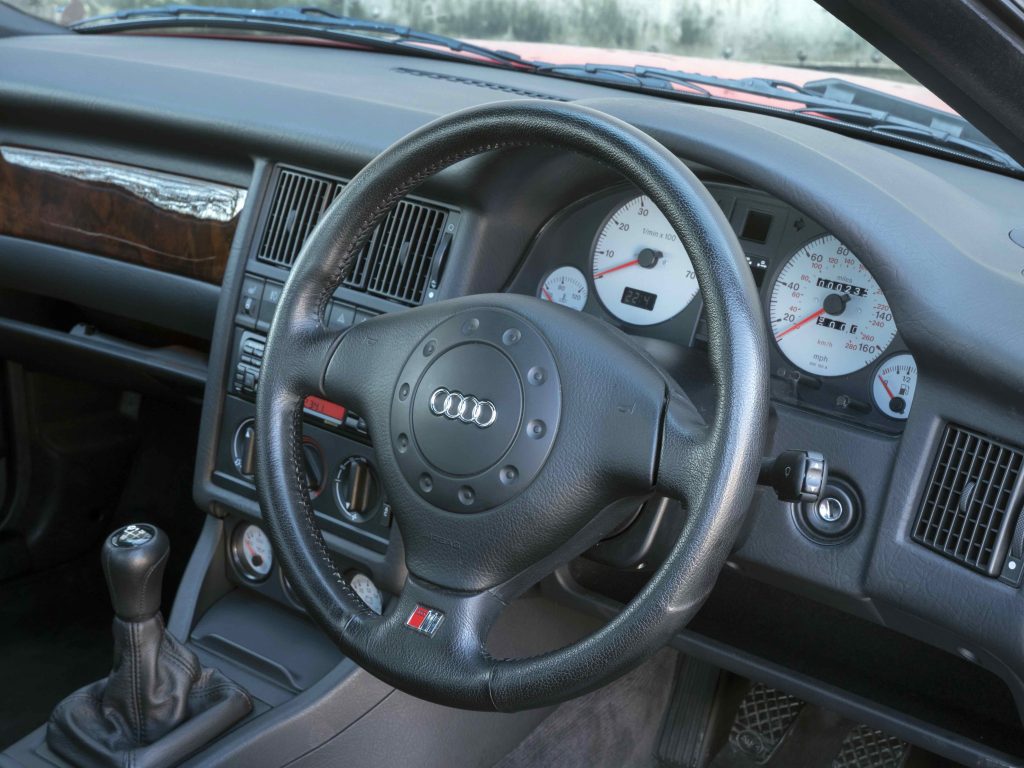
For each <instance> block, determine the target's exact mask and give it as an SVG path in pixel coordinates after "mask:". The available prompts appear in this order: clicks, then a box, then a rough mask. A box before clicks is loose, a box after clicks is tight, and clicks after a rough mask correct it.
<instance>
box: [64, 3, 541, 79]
mask: <svg viewBox="0 0 1024 768" xmlns="http://www.w3.org/2000/svg"><path fill="white" fill-rule="evenodd" d="M183 26H205V27H234V28H249V29H254V30H259V31H268V32H275V31H280V32H292V33H297V34H306V35H308V34H310V33H311V32H312V33H314V36H316V37H323V38H327V39H331V40H340V41H343V42H350V43H357V44H361V45H368V46H372V47H378V48H379V47H384V48H386V49H389V50H395V49H405V50H408V49H410V48H413V49H415V50H416V51H417V52H418V53H426V54H428V55H441V56H444V57H445V58H452V56H451V54H456V55H457V58H460V59H464V57H465V55H469V56H473V57H476V58H478V59H483V60H484V61H486V62H489V63H491V64H499V65H502V66H511V67H515V68H517V69H523V70H529V71H533V70H534V69H535V68H536V65H535V64H534V62H531V61H529V60H527V59H524V58H522V57H521V56H519V55H517V54H515V53H511V52H509V51H499V50H495V49H492V48H487V47H485V46H482V45H475V44H473V43H467V42H465V41H464V40H459V39H458V38H455V37H448V36H446V35H438V34H435V33H433V32H424V31H422V30H417V29H413V28H412V27H406V26H402V25H399V24H388V23H385V22H378V21H370V20H367V19H357V18H353V17H349V16H338V15H336V14H334V13H332V12H331V11H328V10H324V9H322V8H316V7H311V6H307V7H282V8H251V9H249V8H231V7H217V6H202V5H163V6H155V7H152V8H128V9H125V10H120V11H114V12H112V13H104V14H101V15H98V16H90V17H88V18H86V19H82V20H81V21H79V22H76V23H75V24H71V25H69V28H70V29H73V30H75V31H76V32H87V33H88V32H123V31H131V30H143V29H157V28H169V27H183Z"/></svg>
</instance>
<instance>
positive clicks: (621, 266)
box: [594, 259, 640, 280]
mask: <svg viewBox="0 0 1024 768" xmlns="http://www.w3.org/2000/svg"><path fill="white" fill-rule="evenodd" d="M639 263H640V259H633V260H632V261H627V262H626V263H625V264H619V266H617V267H609V268H608V269H602V270H601V271H600V272H595V273H594V279H595V280H597V278H599V277H604V276H605V275H607V274H610V273H612V272H618V271H619V270H620V269H625V268H626V267H632V266H633V265H634V264H639Z"/></svg>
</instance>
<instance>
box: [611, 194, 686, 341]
mask: <svg viewBox="0 0 1024 768" xmlns="http://www.w3.org/2000/svg"><path fill="white" fill-rule="evenodd" d="M593 268H594V272H593V277H594V288H595V290H596V291H597V295H598V298H600V299H601V303H602V304H604V306H605V309H607V310H608V311H609V312H610V313H611V314H612V315H614V316H615V317H617V318H618V319H619V320H621V321H622V322H624V323H630V324H631V325H654V324H655V323H663V322H665V321H666V320H670V319H672V318H673V317H675V316H676V315H678V314H679V313H680V312H682V311H683V310H684V309H685V308H686V306H687V305H688V304H689V303H690V302H691V301H693V297H694V296H696V295H697V277H696V275H695V274H694V272H693V264H692V263H691V262H690V257H689V255H687V253H686V248H684V247H683V244H682V243H681V242H680V240H679V236H678V235H676V233H675V230H673V229H672V225H671V224H669V223H668V219H666V218H665V215H664V214H663V213H662V212H661V211H660V210H658V208H657V207H656V206H655V205H654V203H652V202H651V200H650V198H648V197H647V196H646V195H645V196H641V197H634V198H633V199H632V200H630V201H629V202H627V203H625V204H624V205H622V206H621V207H620V208H618V209H617V210H616V211H615V212H614V213H612V215H611V216H609V217H608V219H607V220H606V221H605V222H604V225H603V226H602V227H601V231H600V233H599V234H598V236H597V240H596V241H595V242H594V250H593Z"/></svg>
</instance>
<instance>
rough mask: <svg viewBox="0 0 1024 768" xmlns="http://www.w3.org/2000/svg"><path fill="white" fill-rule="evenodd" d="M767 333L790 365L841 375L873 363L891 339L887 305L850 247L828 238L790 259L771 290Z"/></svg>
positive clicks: (894, 328) (830, 236)
mask: <svg viewBox="0 0 1024 768" xmlns="http://www.w3.org/2000/svg"><path fill="white" fill-rule="evenodd" d="M769 312H770V316H771V326H772V333H774V334H775V341H776V343H777V344H778V345H779V349H780V350H782V354H784V355H785V356H786V357H787V358H788V359H789V361H790V362H792V363H793V365H795V366H797V367H798V368H800V369H802V370H804V371H807V372H808V373H816V374H819V375H822V376H844V375H846V374H848V373H853V372H854V371H859V370H860V369H862V368H864V367H865V366H866V365H868V364H870V363H872V362H874V361H875V360H877V359H878V357H879V356H881V354H882V353H883V352H884V351H885V349H886V347H888V346H889V343H890V342H891V341H892V340H893V337H894V336H895V335H896V324H895V323H894V322H893V319H892V311H891V310H890V309H889V302H888V301H887V300H886V298H885V296H884V295H883V294H882V289H881V288H879V287H878V283H877V282H875V279H874V278H873V277H872V276H871V273H869V272H868V270H867V268H866V267H865V266H864V265H863V264H862V263H861V261H860V259H858V258H857V257H856V256H855V255H853V254H852V253H851V252H850V249H849V248H847V247H846V246H844V245H843V244H842V243H841V242H839V240H837V239H836V238H835V237H834V236H832V235H822V236H821V237H819V238H817V239H816V240H812V241H811V242H809V243H808V244H807V245H805V246H804V247H803V248H801V249H800V250H799V251H797V252H796V253H795V254H793V256H792V257H791V258H790V259H789V261H788V262H787V263H786V265H785V266H783V268H782V271H780V272H779V276H778V277H777V278H776V280H775V285H774V287H773V288H772V297H771V303H770V309H769Z"/></svg>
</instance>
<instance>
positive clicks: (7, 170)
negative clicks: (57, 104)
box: [0, 147, 245, 285]
mask: <svg viewBox="0 0 1024 768" xmlns="http://www.w3.org/2000/svg"><path fill="white" fill-rule="evenodd" d="M244 205H245V190H243V189H238V188H236V187H231V186H227V185H224V184H217V183H214V182H209V181H203V180H200V179H192V178H188V177H185V176H177V175H174V174H169V173H163V172H161V171H152V170H148V169H145V168H137V167H135V166H129V165H122V164H120V163H113V162H109V161H105V160H96V159H92V158H86V157H79V156H75V155H64V154H59V153H55V152H45V151H41V150H36V149H26V148H21V147H0V234H3V235H10V236H12V237H20V238H25V239H28V240H35V241H38V242H44V243H50V244H52V245H60V246H64V247H67V248H74V249H76V250H80V251H86V252H88V253H92V254H95V255H97V256H105V257H109V258H112V259H118V260H119V261H127V262H131V263H133V264H140V265H143V266H146V267H152V268H153V269H158V270H161V271H163V272H172V273H174V274H177V275H183V276H185V277H191V278H195V279H197V280H203V281H205V282H208V283H214V284H217V285H219V284H220V282H221V279H222V278H223V277H224V270H225V268H226V267H227V261H228V255H229V253H230V251H231V241H232V239H233V238H234V235H235V229H236V228H237V226H238V217H239V215H240V214H241V212H242V208H243V206H244Z"/></svg>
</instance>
